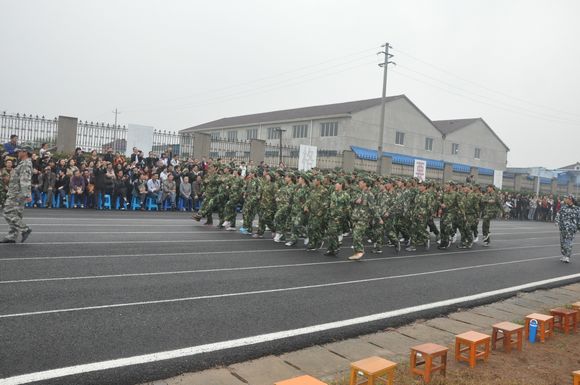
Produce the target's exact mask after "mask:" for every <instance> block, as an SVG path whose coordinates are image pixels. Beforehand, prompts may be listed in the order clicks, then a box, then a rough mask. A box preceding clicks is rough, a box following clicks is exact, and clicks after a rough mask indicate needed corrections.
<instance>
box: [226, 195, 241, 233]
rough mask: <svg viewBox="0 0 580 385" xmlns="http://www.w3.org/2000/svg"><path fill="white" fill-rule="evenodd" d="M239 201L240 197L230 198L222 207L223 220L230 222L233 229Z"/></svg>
mask: <svg viewBox="0 0 580 385" xmlns="http://www.w3.org/2000/svg"><path fill="white" fill-rule="evenodd" d="M240 200H241V198H240V197H230V199H229V200H228V201H227V202H226V204H225V205H224V214H223V215H224V219H225V220H226V221H228V222H230V223H231V224H232V226H233V227H236V208H237V207H238V203H240Z"/></svg>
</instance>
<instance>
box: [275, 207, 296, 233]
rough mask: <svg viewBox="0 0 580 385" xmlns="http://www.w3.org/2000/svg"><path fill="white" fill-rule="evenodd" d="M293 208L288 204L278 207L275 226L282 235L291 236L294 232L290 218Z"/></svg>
mask: <svg viewBox="0 0 580 385" xmlns="http://www.w3.org/2000/svg"><path fill="white" fill-rule="evenodd" d="M291 211H292V207H291V206H290V205H288V204H285V205H281V206H278V210H277V211H276V214H275V215H274V225H275V226H276V231H277V232H278V233H280V234H284V235H286V234H289V233H290V231H292V220H291V219H292V218H291V217H290V214H291Z"/></svg>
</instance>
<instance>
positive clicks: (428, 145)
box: [425, 138, 433, 151]
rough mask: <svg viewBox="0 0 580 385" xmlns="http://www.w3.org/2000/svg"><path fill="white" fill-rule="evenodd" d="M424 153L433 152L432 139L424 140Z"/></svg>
mask: <svg viewBox="0 0 580 385" xmlns="http://www.w3.org/2000/svg"><path fill="white" fill-rule="evenodd" d="M425 151H433V138H425Z"/></svg>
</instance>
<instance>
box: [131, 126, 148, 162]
mask: <svg viewBox="0 0 580 385" xmlns="http://www.w3.org/2000/svg"><path fill="white" fill-rule="evenodd" d="M133 147H137V148H138V149H139V150H141V151H143V156H145V157H147V156H149V151H151V150H152V149H153V127H151V126H142V125H140V124H131V123H130V124H129V125H127V150H126V155H128V156H129V155H131V154H132V153H133Z"/></svg>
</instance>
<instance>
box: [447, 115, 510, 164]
mask: <svg viewBox="0 0 580 385" xmlns="http://www.w3.org/2000/svg"><path fill="white" fill-rule="evenodd" d="M453 143H457V144H459V154H457V155H453V154H452V153H451V149H452V145H453ZM444 146H445V149H444V155H443V159H444V160H445V161H446V162H452V163H462V164H469V165H472V166H477V167H484V168H491V169H493V170H505V169H506V166H507V150H506V148H505V147H504V145H503V144H502V143H501V142H500V141H499V140H498V139H497V138H496V136H495V135H494V134H493V133H492V132H491V131H490V130H489V129H488V128H487V126H486V125H485V124H484V123H483V121H481V120H477V121H476V122H474V123H472V124H470V125H469V126H467V127H464V128H462V129H461V130H457V131H455V132H453V133H451V134H449V135H447V137H446V138H445V143H444ZM476 147H478V148H480V149H481V154H480V159H475V157H474V155H475V148H476Z"/></svg>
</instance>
